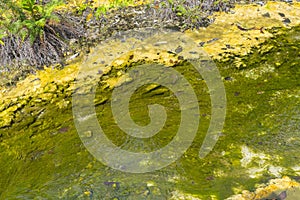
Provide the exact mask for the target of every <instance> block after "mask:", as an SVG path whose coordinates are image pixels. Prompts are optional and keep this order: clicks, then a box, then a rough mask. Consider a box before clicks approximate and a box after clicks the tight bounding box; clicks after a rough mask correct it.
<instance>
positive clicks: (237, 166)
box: [0, 25, 300, 199]
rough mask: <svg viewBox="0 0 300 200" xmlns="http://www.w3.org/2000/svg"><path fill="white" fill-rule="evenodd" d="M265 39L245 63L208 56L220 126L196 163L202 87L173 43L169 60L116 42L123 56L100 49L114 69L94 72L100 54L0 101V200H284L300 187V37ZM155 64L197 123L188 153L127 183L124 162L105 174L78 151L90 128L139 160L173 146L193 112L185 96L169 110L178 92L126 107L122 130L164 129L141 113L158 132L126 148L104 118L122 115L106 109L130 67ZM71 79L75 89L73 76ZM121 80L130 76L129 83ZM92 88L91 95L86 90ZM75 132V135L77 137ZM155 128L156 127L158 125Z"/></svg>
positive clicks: (204, 116) (104, 164) (208, 107)
mask: <svg viewBox="0 0 300 200" xmlns="http://www.w3.org/2000/svg"><path fill="white" fill-rule="evenodd" d="M244 26H246V25H243V27H244ZM233 28H236V26H234V27H233ZM251 31H253V32H255V31H257V30H251ZM240 33H241V34H246V33H247V34H248V31H246V32H245V31H242V30H241V31H240ZM193 34H195V35H194V37H197V33H191V35H192V36H193ZM255 34H262V33H257V32H255ZM266 34H270V37H269V38H266V39H265V40H264V42H263V43H260V44H259V45H256V47H253V48H250V50H247V52H248V53H245V54H244V55H243V54H240V55H237V54H236V55H234V56H232V57H230V56H227V57H224V58H225V59H218V58H219V55H218V54H215V57H214V66H215V67H216V68H217V69H218V72H219V74H220V77H219V78H220V80H221V81H222V83H223V86H224V89H225V90H224V91H225V92H226V118H225V121H224V126H223V128H222V130H221V131H220V132H218V133H217V136H218V140H217V141H216V144H215V146H214V147H213V149H212V150H211V151H210V152H209V153H208V154H207V155H205V156H204V157H203V158H199V150H200V149H201V144H203V143H204V142H205V136H206V134H207V132H208V130H209V128H210V123H211V122H210V121H211V119H212V116H213V111H212V108H213V107H214V104H213V102H212V101H211V98H212V96H211V93H213V92H214V91H211V88H210V86H209V84H207V82H208V80H207V78H206V77H205V75H204V74H202V75H201V74H200V73H199V72H198V71H197V69H195V67H194V66H193V60H188V59H186V58H187V57H186V54H184V53H187V54H188V55H190V56H191V57H193V56H195V55H196V54H197V50H195V49H193V50H191V49H189V47H188V46H184V45H185V43H184V42H182V40H178V43H176V45H175V47H176V48H174V49H173V47H172V46H167V47H168V48H170V49H166V50H161V49H159V48H158V46H159V45H164V44H165V43H164V42H160V41H167V39H166V38H163V40H161V38H160V35H158V36H157V37H154V38H155V40H153V44H151V45H153V46H154V47H155V48H152V47H151V48H150V49H147V46H146V45H145V46H144V47H145V49H137V50H130V48H132V44H138V41H142V42H143V40H141V39H140V40H134V39H132V38H131V37H128V38H122V37H121V38H120V37H118V38H119V39H121V40H122V41H123V40H125V41H124V43H125V44H124V48H125V47H128V49H127V50H128V53H126V54H124V55H123V53H124V52H122V50H123V49H122V48H121V46H122V45H119V46H114V44H118V41H117V42H111V41H108V42H107V44H108V45H107V46H109V47H110V48H111V50H110V51H111V52H108V54H107V57H110V54H111V55H113V54H115V55H123V56H121V57H120V58H118V59H111V62H107V60H108V59H107V60H102V59H103V57H102V56H101V55H102V54H104V53H106V51H105V52H103V51H102V50H103V48H104V47H105V45H104V44H100V45H99V46H98V47H97V48H95V49H94V50H93V51H92V53H91V54H90V55H88V56H87V58H86V57H83V58H80V59H81V60H79V61H78V62H75V63H73V64H70V65H69V66H67V67H66V68H65V69H64V70H52V69H46V71H44V72H40V74H39V75H38V76H31V77H28V79H27V80H25V81H24V82H22V83H20V84H19V85H17V86H16V88H14V89H9V88H3V89H1V90H2V94H1V95H2V96H1V101H0V103H1V104H0V120H1V121H0V125H1V129H0V152H1V153H0V155H1V157H0V166H1V170H0V177H1V179H0V199H226V198H228V199H276V198H278V199H279V198H281V199H295V197H297V194H299V193H297V192H299V183H298V182H297V181H299V179H300V178H299V176H300V165H299V148H300V135H299V133H300V127H299V124H300V122H299V121H300V118H299V116H300V106H299V105H300V99H299V95H300V85H299V80H300V51H299V49H300V36H299V35H300V27H299V26H295V27H288V28H282V27H281V28H272V29H268V33H266ZM154 35H155V34H154ZM180 35H181V34H180ZM263 36H264V35H263ZM211 37H213V38H215V37H214V35H212V36H211ZM137 38H138V37H137ZM199 38H200V37H199ZM201 38H203V37H201ZM224 38H225V37H224ZM142 39H143V38H142ZM150 39H151V37H150ZM202 40H203V41H205V42H206V45H205V46H204V49H205V48H207V49H208V50H207V51H208V52H210V51H213V50H211V49H213V47H212V46H210V45H211V43H213V42H214V41H210V39H209V38H204V39H201V41H197V43H196V44H198V43H199V42H203V41H202ZM220 40H222V38H220V39H219V40H215V42H220ZM207 41H210V42H207ZM180 42H182V43H180ZM127 44H130V45H129V46H126V45H127ZM201 44H203V43H201ZM198 45H199V44H198ZM178 46H180V47H181V48H178ZM230 47H234V46H233V45H231V46H227V50H228V51H231V48H230ZM198 48H201V45H199V47H198ZM222 48H223V47H222ZM186 50H187V51H186ZM227 50H226V49H225V50H223V51H225V52H226V51H227ZM233 51H234V50H233ZM181 53H182V54H183V56H181ZM211 54H213V53H211ZM213 55H214V54H213ZM225 55H226V53H225ZM231 55H233V54H231ZM200 63H202V64H203V63H204V64H203V65H204V66H206V67H209V66H212V65H207V63H209V59H208V58H207V57H204V58H202V60H201V62H200ZM109 64H111V65H109ZM160 64H164V65H165V68H167V69H173V70H176V71H177V72H178V73H179V74H181V75H183V76H184V77H185V78H186V79H187V80H188V82H189V85H190V86H191V88H192V89H193V91H194V93H195V95H196V98H197V99H196V104H197V107H198V108H199V113H196V114H195V115H193V116H190V118H188V119H191V120H192V119H193V118H194V117H195V116H196V117H197V118H198V119H199V124H198V127H197V129H196V134H195V137H194V138H193V140H192V141H190V139H189V141H188V142H190V143H189V147H188V148H187V150H186V151H184V153H183V154H182V155H181V156H179V157H178V158H176V159H174V161H173V162H171V163H169V164H168V165H165V166H163V167H161V168H159V167H158V168H157V169H156V170H153V171H152V170H148V171H147V172H143V173H132V172H126V170H127V169H128V168H130V166H131V165H130V164H132V165H133V164H134V163H132V162H130V163H129V164H122V165H117V166H116V165H113V166H110V165H109V159H115V158H109V159H108V158H107V159H106V160H105V159H102V160H101V159H100V161H99V160H98V157H97V156H96V157H95V156H94V155H95V150H94V151H93V149H89V148H87V147H88V145H87V143H88V142H90V143H92V141H93V140H91V138H93V137H95V135H96V134H95V133H96V132H95V131H96V130H95V128H94V127H93V126H92V125H90V123H87V122H88V121H87V120H88V119H90V118H91V116H93V117H95V118H96V119H97V120H98V122H99V124H98V125H99V126H101V127H102V130H103V132H104V133H105V134H106V136H107V138H108V139H109V140H110V141H112V143H113V144H114V145H116V146H118V147H119V149H122V150H125V151H130V152H143V153H149V152H153V151H156V150H158V149H160V148H162V147H165V146H168V143H170V142H171V141H172V140H174V138H175V139H176V133H177V130H178V129H179V128H180V125H181V122H182V121H183V120H184V119H183V117H182V116H183V115H182V113H183V112H184V111H185V110H188V111H190V109H192V108H194V107H195V106H194V103H195V101H194V99H192V98H193V97H192V96H190V97H191V101H190V102H189V103H188V105H185V106H186V107H185V109H182V108H181V107H180V106H181V102H180V95H182V96H183V95H184V92H185V91H182V90H183V89H182V88H179V90H178V91H177V90H170V89H169V88H168V87H166V86H168V85H167V83H165V86H161V85H159V84H152V83H148V84H145V85H143V86H141V87H139V88H138V89H137V90H136V91H135V93H134V94H132V95H131V97H130V100H129V105H128V110H129V112H130V118H132V120H133V121H134V122H135V124H137V125H139V126H147V125H148V124H151V123H153V122H156V121H155V117H160V118H161V119H162V120H163V118H164V115H161V114H159V113H155V111H153V110H152V109H151V108H150V107H148V106H149V105H153V104H159V105H161V106H163V107H164V108H165V114H166V115H165V116H166V120H165V121H164V126H163V128H162V129H161V130H159V134H157V135H154V136H152V137H151V138H148V137H133V136H132V135H134V134H135V132H134V131H132V132H131V136H128V134H126V133H127V132H126V131H128V130H124V129H122V128H120V126H119V124H118V123H117V122H116V117H115V116H114V115H115V114H120V115H125V114H124V113H122V110H119V111H118V112H117V113H115V111H114V110H113V108H112V105H113V103H114V101H116V100H115V99H114V97H113V95H114V94H113V91H114V90H115V89H118V88H122V85H127V84H130V83H132V79H131V76H133V77H134V76H136V74H137V73H140V71H138V69H139V68H137V67H138V66H144V68H146V67H149V66H153V68H155V66H158V65H160ZM205 64H206V65H205ZM89 66H91V67H90V68H89ZM82 67H85V68H84V69H85V70H84V71H83V73H82V77H81V76H80V73H79V75H78V71H80V70H79V69H83V68H82ZM130 69H132V70H133V72H135V74H133V75H131V76H128V75H126V74H127V72H129V71H130ZM146 69H147V70H148V71H149V72H151V69H149V68H146ZM210 69H211V70H212V68H210ZM95 70H96V71H95ZM134 70H136V71H134ZM151 73H154V72H151ZM163 73H166V74H167V73H168V72H167V70H166V71H163V72H161V71H159V70H157V73H154V75H155V76H156V77H158V78H157V79H159V77H161V76H163ZM138 75H139V76H138V77H140V74H138ZM142 75H143V74H142ZM144 76H146V75H145V74H144ZM144 76H143V77H144ZM95 78H96V79H95ZM95 80H97V81H96V83H97V84H96V85H94V88H91V87H90V85H91V84H94V83H95ZM168 80H169V82H168V83H170V84H173V85H175V84H176V83H178V82H179V81H180V78H178V77H177V76H174V75H170V77H169V79H168ZM78 84H79V85H78ZM184 84H185V83H184ZM91 90H93V93H94V96H92V97H93V98H92V102H93V104H94V105H93V108H94V113H95V114H94V115H93V113H85V112H83V113H78V112H77V111H78V110H76V109H75V111H76V113H75V114H74V95H82V96H85V95H87V94H90V91H91ZM127 90H130V88H129V89H127ZM125 92H126V91H125ZM178 97H179V98H178ZM77 100H78V99H77ZM84 100H85V98H80V101H78V102H75V103H79V106H82V107H80V110H85V109H86V108H87V107H88V106H86V104H85V102H84ZM189 105H192V106H189ZM122 108H123V107H122ZM152 111H153V114H152V115H151V112H152ZM193 111H194V110H193V109H192V110H191V113H192V112H193ZM149 113H150V115H149ZM81 114H82V115H81ZM162 120H161V121H162ZM79 122H83V123H82V124H83V125H86V126H85V127H84V129H83V130H82V131H80V128H81V127H78V123H79ZM188 122H189V120H188ZM188 122H187V123H188ZM157 123H158V124H157V126H159V125H160V124H159V123H160V120H158V121H157ZM152 129H154V128H152ZM130 131H131V130H129V132H130ZM184 131H186V132H188V131H189V129H187V130H184ZM184 133H185V132H184ZM180 139H183V138H180ZM180 144H181V143H180ZM109 148H110V146H107V148H104V149H103V148H102V152H100V155H106V153H107V152H105V149H107V151H108V153H110V152H111V150H109ZM180 150H181V149H180V145H179V146H178V151H180ZM172 151H174V149H172ZM175 151H176V149H175ZM107 155H110V154H107ZM112 155H113V154H112ZM176 155H177V154H174V156H176ZM158 156H160V157H161V158H164V159H165V160H167V159H169V158H170V155H169V156H168V157H164V156H165V155H164V154H161V155H160V154H159V155H158ZM171 156H172V155H171ZM120 159H122V158H118V159H116V160H115V161H116V162H117V161H118V160H120ZM172 159H173V158H172ZM133 160H134V159H133ZM157 162H158V161H157ZM157 162H156V163H150V162H139V164H140V165H139V166H140V167H141V168H143V167H145V166H151V165H152V164H154V166H158V165H159V163H157ZM255 188H257V189H255ZM297 188H298V189H297Z"/></svg>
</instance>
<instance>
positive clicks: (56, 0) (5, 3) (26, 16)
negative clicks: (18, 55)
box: [0, 0, 62, 43]
mask: <svg viewBox="0 0 300 200" xmlns="http://www.w3.org/2000/svg"><path fill="white" fill-rule="evenodd" d="M61 4H62V1H61V0H52V1H50V2H49V3H45V4H42V3H36V2H35V0H19V1H17V2H15V1H11V0H2V2H1V3H0V6H1V9H0V14H1V16H2V18H3V20H1V21H0V27H1V32H0V41H1V40H3V38H4V37H5V36H7V35H13V36H18V37H20V38H21V39H22V41H24V40H26V39H27V38H29V39H30V42H31V43H33V42H34V41H35V40H36V39H37V38H39V39H42V37H43V31H44V27H45V25H46V23H47V22H49V21H59V19H58V17H56V16H55V15H54V14H53V11H54V9H56V8H57V7H58V6H59V5H61ZM2 43H3V41H2Z"/></svg>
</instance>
